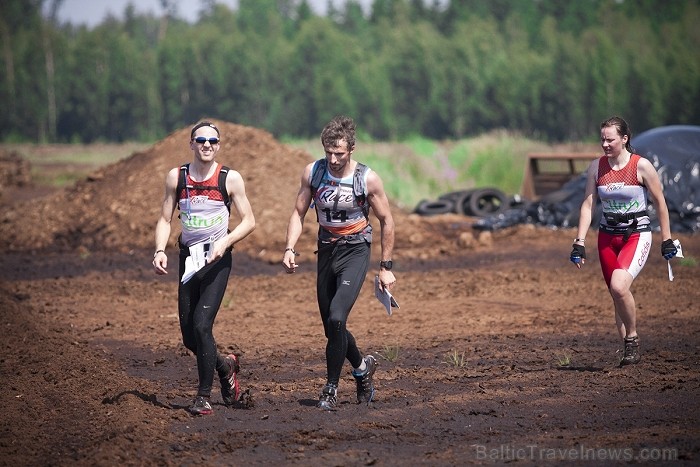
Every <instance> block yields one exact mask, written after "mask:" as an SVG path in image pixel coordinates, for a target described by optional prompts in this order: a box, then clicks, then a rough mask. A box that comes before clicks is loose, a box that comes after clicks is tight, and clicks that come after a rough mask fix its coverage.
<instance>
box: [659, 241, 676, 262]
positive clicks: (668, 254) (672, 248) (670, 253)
mask: <svg viewBox="0 0 700 467" xmlns="http://www.w3.org/2000/svg"><path fill="white" fill-rule="evenodd" d="M677 253H678V248H676V245H674V244H673V240H671V239H670V238H669V239H668V240H664V242H663V243H662V244H661V256H663V257H664V259H666V260H668V259H671V258H673V257H674V256H676V254H677Z"/></svg>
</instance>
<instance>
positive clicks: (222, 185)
mask: <svg viewBox="0 0 700 467" xmlns="http://www.w3.org/2000/svg"><path fill="white" fill-rule="evenodd" d="M229 170H231V169H229V168H228V167H226V166H225V165H222V166H221V170H220V171H219V179H218V186H217V188H218V189H219V193H221V197H222V198H223V200H224V204H225V205H226V209H228V211H229V212H231V199H230V197H229V195H228V190H227V189H226V177H227V176H228V171H229ZM189 172H190V164H189V163H187V164H183V165H181V166H180V176H179V177H178V181H177V191H176V196H178V197H179V196H180V192H181V191H182V190H184V189H185V188H188V189H190V190H211V188H212V187H210V186H204V185H187V174H188V173H189ZM179 207H180V203H178V209H179Z"/></svg>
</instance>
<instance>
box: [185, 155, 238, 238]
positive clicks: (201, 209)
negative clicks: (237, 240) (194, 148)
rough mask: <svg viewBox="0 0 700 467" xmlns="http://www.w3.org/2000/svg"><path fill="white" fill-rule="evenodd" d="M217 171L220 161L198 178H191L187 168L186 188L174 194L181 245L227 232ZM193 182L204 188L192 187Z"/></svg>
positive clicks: (219, 236) (225, 211)
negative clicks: (176, 199) (177, 209)
mask: <svg viewBox="0 0 700 467" xmlns="http://www.w3.org/2000/svg"><path fill="white" fill-rule="evenodd" d="M220 171H221V164H217V168H216V171H214V174H213V175H212V176H211V177H209V178H207V179H206V180H204V181H201V182H195V181H193V180H192V178H191V177H190V174H189V171H187V187H189V188H184V189H183V190H182V191H181V192H180V193H179V194H178V203H179V206H180V222H181V224H182V236H181V238H180V244H181V245H182V246H183V247H189V246H191V245H194V244H196V243H200V242H204V241H209V239H210V238H211V237H213V239H214V240H217V239H219V238H221V237H223V236H224V235H226V234H227V233H228V222H229V211H228V208H227V207H226V204H225V203H224V199H223V197H222V196H221V192H220V191H219V172H220ZM195 186H196V187H202V186H205V187H207V188H204V189H199V188H193V187H195ZM209 187H211V188H209Z"/></svg>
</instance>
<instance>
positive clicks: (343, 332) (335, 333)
mask: <svg viewBox="0 0 700 467" xmlns="http://www.w3.org/2000/svg"><path fill="white" fill-rule="evenodd" d="M369 258H370V244H369V243H357V244H342V245H328V244H319V249H318V278H317V283H316V295H317V298H318V307H319V311H320V312H321V320H322V321H323V329H324V332H325V334H326V338H327V339H328V342H327V343H326V366H327V370H328V383H330V384H335V385H336V386H337V385H338V382H339V380H340V373H341V371H342V369H343V363H344V362H345V359H346V358H347V359H348V361H349V362H350V364H351V365H352V366H353V367H355V368H357V367H359V366H360V365H361V364H362V354H361V353H360V350H359V349H358V348H357V344H356V342H355V338H354V337H353V335H352V334H351V333H350V331H348V330H347V327H346V325H347V320H348V316H349V315H350V310H352V307H353V305H354V304H355V301H356V300H357V297H358V295H359V294H360V289H362V284H363V283H364V281H365V276H366V275H367V269H368V268H369Z"/></svg>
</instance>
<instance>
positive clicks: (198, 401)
mask: <svg viewBox="0 0 700 467" xmlns="http://www.w3.org/2000/svg"><path fill="white" fill-rule="evenodd" d="M190 413H191V414H192V415H210V414H212V413H214V410H212V408H211V404H210V403H209V398H208V397H204V396H197V397H195V398H194V404H192V407H190Z"/></svg>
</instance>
